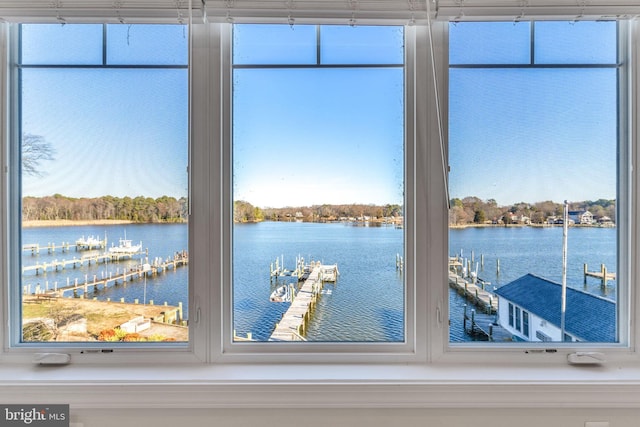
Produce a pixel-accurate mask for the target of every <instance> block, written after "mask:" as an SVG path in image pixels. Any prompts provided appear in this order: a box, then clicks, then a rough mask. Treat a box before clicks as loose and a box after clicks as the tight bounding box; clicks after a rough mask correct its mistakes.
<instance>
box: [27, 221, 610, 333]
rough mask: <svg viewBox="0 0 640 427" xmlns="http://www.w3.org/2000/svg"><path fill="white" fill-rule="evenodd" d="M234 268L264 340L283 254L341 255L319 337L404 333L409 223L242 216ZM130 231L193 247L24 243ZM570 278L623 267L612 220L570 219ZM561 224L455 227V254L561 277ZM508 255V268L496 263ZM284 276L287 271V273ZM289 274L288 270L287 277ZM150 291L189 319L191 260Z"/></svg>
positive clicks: (503, 278)
mask: <svg viewBox="0 0 640 427" xmlns="http://www.w3.org/2000/svg"><path fill="white" fill-rule="evenodd" d="M233 232H234V254H233V255H234V267H233V276H234V277H233V280H234V287H233V306H234V319H233V324H234V328H235V329H236V331H237V333H238V334H240V335H245V334H247V333H248V332H251V333H252V334H253V337H254V338H256V339H258V340H266V339H268V338H269V335H270V334H271V331H272V330H273V328H274V326H275V323H276V322H277V321H278V320H279V319H280V318H281V316H282V314H283V313H284V312H285V311H286V309H287V307H288V305H289V304H288V303H272V302H270V301H269V295H270V294H271V292H272V290H273V289H274V288H275V286H277V284H276V283H275V282H274V281H272V280H270V277H269V276H270V275H269V266H270V264H271V263H273V262H275V259H276V258H279V259H281V260H282V259H283V260H284V265H285V267H286V268H289V269H293V268H294V267H295V259H296V256H302V257H304V259H305V261H309V260H319V261H322V262H323V263H325V264H338V269H339V271H340V276H339V279H338V281H337V283H335V284H327V285H326V287H325V294H324V295H323V296H322V297H321V298H320V302H319V305H318V308H317V310H316V311H315V313H314V317H313V321H312V322H311V324H310V328H309V331H308V334H307V338H308V339H309V340H312V341H365V342H375V341H402V340H404V318H403V313H404V285H403V283H404V282H403V280H404V278H403V275H402V273H400V272H398V271H397V270H396V266H395V260H396V254H402V253H403V230H400V229H396V228H394V227H392V226H382V227H364V226H356V225H353V224H346V223H337V224H317V223H278V222H264V223H259V224H242V225H236V226H234V230H233ZM125 233H126V237H127V238H128V239H131V240H132V241H133V243H134V244H135V243H138V242H142V246H143V247H144V248H147V249H148V254H149V255H148V257H149V259H150V260H153V259H154V258H156V257H159V258H167V257H171V256H173V254H175V253H176V252H180V251H183V250H187V249H188V245H187V226H186V225H184V224H174V225H164V224H163V225H152V224H150V225H146V224H145V225H138V224H135V225H126V226H75V227H45V228H26V229H24V230H23V237H22V244H23V245H24V244H33V243H38V244H40V245H41V246H43V245H46V244H47V243H55V244H60V243H62V242H71V243H73V242H75V241H76V240H77V239H78V238H80V237H82V236H84V237H88V236H95V237H100V238H104V236H105V235H106V236H107V239H108V241H109V246H110V245H111V243H112V242H115V243H116V244H117V241H118V239H119V238H122V237H125ZM568 247H569V251H568V253H569V256H568V279H567V282H568V285H569V286H574V287H577V288H580V289H584V285H583V274H582V271H583V264H584V263H587V264H588V265H589V269H590V270H595V269H599V268H600V264H601V263H604V264H605V265H607V268H608V269H609V271H615V269H616V230H615V229H607V228H571V229H570V230H569V244H568ZM561 250H562V229H561V228H559V227H553V228H530V227H513V228H511V227H510V228H504V227H496V228H466V229H453V230H451V232H450V255H456V254H458V255H459V254H460V253H462V255H463V256H464V257H467V258H470V257H471V256H472V253H473V256H474V258H475V261H476V262H477V263H479V262H480V256H481V254H482V255H484V268H482V266H480V265H478V275H479V277H481V278H482V279H484V280H487V281H489V282H491V285H492V286H497V287H499V286H502V285H504V284H506V283H509V282H510V281H512V280H514V279H516V278H518V277H520V276H522V275H524V274H526V273H534V274H537V275H540V276H543V277H546V278H549V279H551V280H555V281H558V282H560V280H561V260H562V255H561ZM88 253H89V252H79V253H76V252H75V251H73V250H72V251H70V252H68V253H62V252H60V251H57V252H56V253H52V254H49V253H47V251H46V250H41V252H40V254H39V255H32V254H31V252H29V251H24V252H23V256H22V264H23V266H29V265H33V264H38V263H42V262H50V261H52V260H54V259H69V258H73V257H74V256H78V257H79V256H81V255H84V254H88ZM497 259H500V273H499V274H496V268H495V267H496V262H497ZM141 262H142V261H141V259H140V258H138V259H134V260H133V261H129V262H121V263H108V264H98V265H97V266H96V265H91V266H86V265H85V266H83V267H80V268H76V269H71V268H67V269H65V270H60V271H58V272H51V271H49V272H47V273H46V274H42V273H41V274H39V275H35V273H34V272H28V273H25V274H24V275H23V283H22V285H23V286H29V285H31V286H32V289H35V287H36V286H38V285H39V286H41V287H44V286H46V285H47V286H49V288H51V287H52V285H53V283H54V282H56V281H57V282H58V284H59V285H61V284H62V285H64V284H66V282H67V278H69V280H70V281H72V282H73V280H74V279H75V278H78V280H79V281H80V282H83V281H84V278H85V277H89V278H93V276H94V275H96V276H97V277H101V275H107V274H109V273H110V272H111V273H113V274H115V273H116V272H117V271H122V269H123V268H130V267H131V266H132V265H135V264H139V263H141ZM280 280H283V279H280ZM285 280H287V279H285ZM586 288H587V289H586V290H587V291H589V292H593V293H596V294H600V295H602V294H604V295H605V296H606V297H608V298H612V299H615V282H610V284H609V286H608V287H607V290H606V292H602V290H601V289H600V284H599V282H598V281H597V280H596V279H590V280H589V281H588V284H587V286H586ZM90 296H91V297H94V296H95V297H97V298H98V299H101V300H106V299H107V298H111V299H112V300H116V301H117V300H120V298H125V300H126V301H127V302H133V300H134V299H136V298H137V299H139V301H141V302H142V301H143V299H144V298H145V286H144V285H143V284H142V283H140V282H131V283H130V284H127V285H126V286H118V287H109V288H108V289H106V290H102V289H101V290H100V291H99V292H97V293H95V294H94V293H93V292H91V295H90ZM146 300H147V301H149V300H154V302H155V303H156V304H162V303H164V302H165V301H166V302H167V303H168V304H170V305H177V304H178V302H182V303H183V306H184V313H185V318H188V268H178V269H177V270H175V271H170V272H168V273H166V274H164V275H160V276H158V278H156V279H153V280H148V281H147V285H146ZM450 304H451V315H450V317H451V334H450V338H451V341H465V340H469V337H467V336H465V334H464V331H462V326H461V319H462V307H463V305H464V301H462V300H461V298H460V297H458V296H457V295H456V294H455V293H452V292H450Z"/></svg>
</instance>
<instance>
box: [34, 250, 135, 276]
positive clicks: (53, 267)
mask: <svg viewBox="0 0 640 427" xmlns="http://www.w3.org/2000/svg"><path fill="white" fill-rule="evenodd" d="M144 253H145V252H144V251H138V252H129V253H112V252H105V253H102V254H98V255H84V256H82V257H80V258H77V257H73V258H72V259H61V260H57V259H56V260H53V261H51V262H43V263H40V264H33V265H27V266H24V267H22V273H26V272H28V271H35V272H36V275H38V274H40V273H41V272H43V273H45V272H47V271H58V270H64V269H65V268H67V267H68V266H71V267H72V268H76V267H82V266H83V265H85V264H87V265H91V264H99V263H106V262H109V261H111V262H118V261H121V260H125V259H130V258H133V257H134V256H135V255H141V254H144Z"/></svg>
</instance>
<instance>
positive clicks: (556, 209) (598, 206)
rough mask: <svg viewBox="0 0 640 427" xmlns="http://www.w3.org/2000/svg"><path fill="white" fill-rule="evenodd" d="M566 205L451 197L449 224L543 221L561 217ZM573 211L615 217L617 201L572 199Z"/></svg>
mask: <svg viewBox="0 0 640 427" xmlns="http://www.w3.org/2000/svg"><path fill="white" fill-rule="evenodd" d="M563 209H564V205H563V204H562V203H555V202H552V201H545V202H537V203H526V202H520V203H515V204H512V205H504V206H499V205H498V203H497V202H496V201H495V200H494V199H489V200H482V199H480V198H478V197H465V198H463V199H459V198H455V199H451V209H450V210H449V224H451V225H464V224H487V223H492V224H511V223H522V222H527V223H531V224H544V223H546V222H547V221H548V219H549V218H551V217H562V213H563ZM569 210H570V211H589V212H591V214H593V217H594V218H595V219H601V218H604V217H608V218H609V219H610V220H611V221H615V218H616V201H615V200H610V199H598V200H595V201H592V200H585V201H581V202H571V203H569ZM524 219H526V221H524Z"/></svg>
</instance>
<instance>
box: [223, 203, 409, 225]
mask: <svg viewBox="0 0 640 427" xmlns="http://www.w3.org/2000/svg"><path fill="white" fill-rule="evenodd" d="M402 215H403V212H402V206H400V205H392V204H388V205H381V206H380V205H363V204H342V205H329V204H323V205H313V206H299V207H285V208H259V207H256V206H253V205H252V204H251V203H249V202H245V201H242V200H239V201H236V202H234V204H233V220H234V222H258V221H305V222H326V221H338V220H349V219H353V220H362V219H367V220H382V219H394V218H401V217H402Z"/></svg>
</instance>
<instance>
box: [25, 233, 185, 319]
mask: <svg viewBox="0 0 640 427" xmlns="http://www.w3.org/2000/svg"><path fill="white" fill-rule="evenodd" d="M105 234H106V236H107V240H108V246H111V244H112V243H114V244H115V245H117V244H118V240H119V239H120V238H124V237H125V235H126V238H127V239H130V240H132V243H133V244H138V243H139V242H142V247H143V248H145V249H148V253H149V255H148V258H149V261H153V259H154V258H156V257H159V258H162V259H166V258H169V257H172V256H173V255H174V254H175V253H176V252H181V251H183V250H188V246H187V225H186V224H162V225H158V224H128V225H126V226H123V225H113V226H74V227H36V228H24V229H23V231H22V245H27V244H36V243H37V244H39V245H40V246H41V249H40V254H38V255H32V254H31V252H30V251H23V252H22V265H23V266H30V265H35V264H41V263H45V262H47V263H48V262H52V261H54V260H63V259H73V258H74V257H76V258H80V257H82V256H84V255H91V254H99V253H102V252H104V250H92V251H78V252H76V251H75V250H74V249H71V250H70V251H69V252H62V250H60V249H58V250H56V252H55V253H51V254H50V253H47V250H46V248H45V249H43V248H42V246H46V245H47V244H48V243H53V244H55V245H60V244H61V243H62V242H69V243H71V244H73V243H75V241H76V240H78V239H79V238H81V237H82V236H84V237H85V238H86V237H89V236H94V237H96V238H99V239H104V237H105ZM144 258H145V256H144V255H137V256H135V257H134V259H132V260H126V261H120V262H117V263H112V262H108V263H106V264H91V265H90V266H89V265H87V264H84V265H83V266H82V267H76V268H72V267H71V266H67V268H66V269H64V270H58V271H57V272H56V271H47V272H46V273H42V272H41V273H40V274H38V275H36V273H35V272H34V271H29V272H26V273H24V274H23V278H22V285H23V286H30V287H31V291H32V292H33V291H34V290H35V288H36V286H40V287H41V289H44V288H45V287H46V286H47V282H48V288H49V289H53V287H54V283H55V282H58V286H66V285H67V278H68V279H69V281H70V282H71V284H73V282H74V280H75V279H78V282H79V283H83V282H84V281H85V277H88V278H89V281H90V282H91V281H92V280H93V277H94V275H96V276H97V278H98V279H100V278H101V277H103V275H104V276H108V275H109V273H111V274H113V275H116V274H117V273H118V272H122V271H123V269H129V268H132V267H134V266H136V265H138V264H140V263H142V262H144ZM188 277H189V273H188V268H187V267H180V268H177V269H175V270H168V271H167V272H165V273H164V274H159V275H157V276H156V277H155V278H153V279H148V280H147V281H146V286H145V284H144V281H138V280H134V281H132V282H127V283H126V284H124V285H119V286H112V284H109V287H108V288H107V289H103V288H102V287H100V289H99V291H98V292H94V291H93V289H92V288H89V292H88V295H87V298H94V297H96V298H97V299H98V300H101V301H106V300H107V299H108V298H110V299H111V300H112V301H120V298H124V299H125V302H128V303H133V302H134V300H135V299H138V300H139V302H140V303H144V302H145V297H146V302H149V301H150V300H153V301H154V304H164V303H165V302H166V303H167V304H169V305H173V306H177V305H178V303H182V304H183V318H184V319H188V313H189V300H188ZM78 293H79V294H82V291H81V290H79V292H78ZM70 294H71V292H66V293H65V296H69V295H70Z"/></svg>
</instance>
